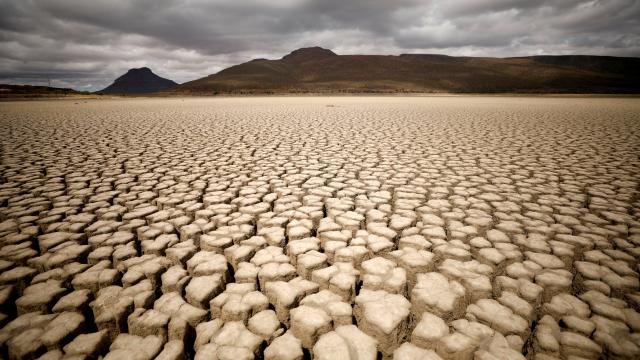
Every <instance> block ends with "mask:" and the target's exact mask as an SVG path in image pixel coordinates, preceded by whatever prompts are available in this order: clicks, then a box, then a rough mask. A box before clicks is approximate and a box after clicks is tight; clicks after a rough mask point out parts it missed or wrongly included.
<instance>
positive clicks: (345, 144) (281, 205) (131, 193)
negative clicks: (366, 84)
mask: <svg viewBox="0 0 640 360" xmlns="http://www.w3.org/2000/svg"><path fill="white" fill-rule="evenodd" d="M639 191H640V99H638V98H596V97H526V96H516V97H501V96H489V97H482V96H437V97H239V98H134V99H109V100H60V101H22V102H20V101H15V102H2V103H0V329H1V330H0V358H7V359H109V360H113V359H154V358H155V359H163V360H165V359H166V360H169V359H198V360H207V359H221V360H222V359H230V360H242V359H282V360H287V359H292V360H293V359H318V360H320V359H327V360H330V359H351V360H369V359H371V360H375V359H428V360H435V359H460V360H464V359H479V360H490V359H491V360H495V359H535V360H551V359H564V360H569V359H572V360H577V359H638V358H640V312H639V311H640V289H639V286H640V285H639V284H640V283H639V277H638V276H639V275H638V274H639V272H640V268H639V258H640V195H639Z"/></svg>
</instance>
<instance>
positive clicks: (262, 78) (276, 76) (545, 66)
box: [165, 47, 640, 95]
mask: <svg viewBox="0 0 640 360" xmlns="http://www.w3.org/2000/svg"><path fill="white" fill-rule="evenodd" d="M307 92H309V93H325V92H326V93H342V92H347V93H349V92H354V93H358V92H382V93H393V92H453V93H512V92H513V93H640V58H624V57H611V56H588V55H584V56H581V55H570V56H529V57H511V58H491V57H454V56H446V55H433V54H402V55H399V56H389V55H337V54H335V53H334V52H332V51H331V50H327V49H323V48H320V47H312V48H303V49H298V50H295V51H293V52H291V53H290V54H288V55H286V56H284V57H283V58H282V59H279V60H267V59H255V60H251V61H249V62H246V63H243V64H240V65H235V66H232V67H230V68H227V69H224V70H222V71H220V72H218V73H217V74H213V75H209V76H207V77H204V78H201V79H198V80H194V81H190V82H187V83H184V84H182V85H179V86H176V87H174V88H171V89H169V90H167V91H165V93H168V94H182V95H187V94H195V95H207V94H209V95H210V94H225V93H232V94H233V93H235V94H254V93H307Z"/></svg>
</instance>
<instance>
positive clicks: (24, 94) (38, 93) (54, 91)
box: [0, 84, 90, 98]
mask: <svg viewBox="0 0 640 360" xmlns="http://www.w3.org/2000/svg"><path fill="white" fill-rule="evenodd" d="M89 94H90V93H88V92H83V91H76V90H73V89H67V88H56V87H49V86H33V85H8V84H0V98H40V97H66V96H81V95H89Z"/></svg>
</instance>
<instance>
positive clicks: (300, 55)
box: [282, 46, 338, 61]
mask: <svg viewBox="0 0 640 360" xmlns="http://www.w3.org/2000/svg"><path fill="white" fill-rule="evenodd" d="M334 56H338V55H337V54H336V53H334V52H333V51H331V50H329V49H325V48H321V47H319V46H313V47H306V48H300V49H298V50H293V51H292V52H290V53H289V54H287V55H285V56H284V57H283V58H282V60H301V61H306V60H317V59H324V58H329V57H334Z"/></svg>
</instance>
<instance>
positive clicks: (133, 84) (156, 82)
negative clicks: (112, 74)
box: [98, 67, 178, 94]
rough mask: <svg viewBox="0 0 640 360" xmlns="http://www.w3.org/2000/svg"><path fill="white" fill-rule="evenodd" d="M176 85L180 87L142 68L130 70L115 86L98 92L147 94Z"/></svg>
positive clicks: (117, 80)
mask: <svg viewBox="0 0 640 360" xmlns="http://www.w3.org/2000/svg"><path fill="white" fill-rule="evenodd" d="M176 85H178V84H177V83H176V82H174V81H172V80H169V79H165V78H162V77H160V76H158V75H156V74H154V73H153V71H151V69H149V68H146V67H142V68H139V69H130V70H129V71H127V73H126V74H124V75H122V76H120V77H119V78H117V79H116V80H115V81H114V82H113V84H111V85H109V86H107V87H106V88H104V89H103V90H100V91H98V93H101V94H146V93H154V92H158V91H162V90H166V89H169V88H171V87H173V86H176Z"/></svg>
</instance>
